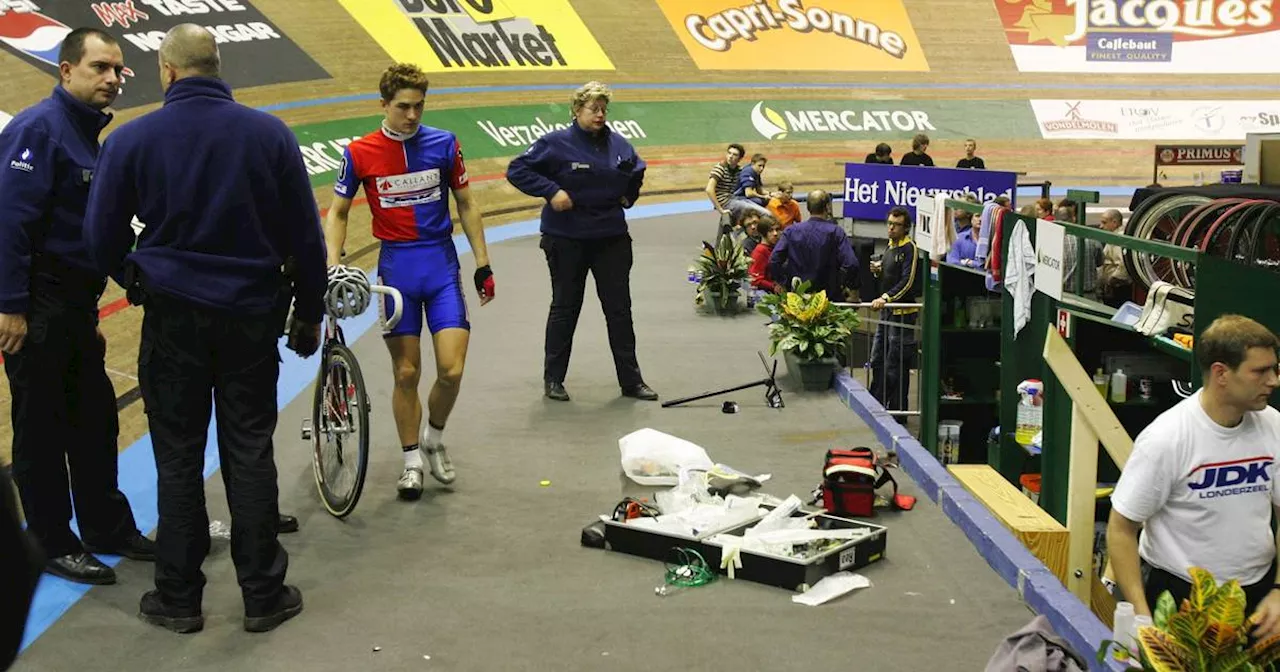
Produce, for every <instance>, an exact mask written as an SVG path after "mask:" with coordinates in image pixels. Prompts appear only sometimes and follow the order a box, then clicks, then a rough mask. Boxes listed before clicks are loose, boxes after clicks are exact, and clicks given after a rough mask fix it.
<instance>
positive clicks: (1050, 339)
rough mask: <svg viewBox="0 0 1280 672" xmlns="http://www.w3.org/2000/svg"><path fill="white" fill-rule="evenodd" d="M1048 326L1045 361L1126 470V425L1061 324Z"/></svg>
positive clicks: (1130, 446)
mask: <svg viewBox="0 0 1280 672" xmlns="http://www.w3.org/2000/svg"><path fill="white" fill-rule="evenodd" d="M1046 329H1048V336H1046V337H1045V339H1044V361H1045V362H1047V363H1048V364H1049V368H1050V369H1052V370H1053V375H1055V376H1057V378H1058V382H1059V383H1060V384H1061V385H1062V388H1063V389H1064V390H1066V391H1067V396H1069V397H1070V398H1071V402H1072V403H1073V404H1075V405H1076V406H1077V407H1079V408H1080V410H1081V411H1082V414H1083V416H1084V420H1085V422H1087V423H1089V425H1090V426H1091V427H1092V428H1093V434H1094V435H1095V436H1096V437H1097V440H1098V441H1101V442H1102V446H1103V447H1104V448H1106V449H1107V453H1108V454H1109V455H1111V460H1112V461H1113V462H1115V463H1116V466H1117V467H1119V468H1120V469H1121V470H1123V469H1124V465H1125V463H1126V462H1128V461H1129V454H1130V453H1132V452H1133V439H1132V438H1130V437H1129V432H1127V431H1125V428H1124V425H1122V424H1120V419H1119V418H1117V417H1116V413H1115V411H1113V410H1111V405H1110V404H1109V403H1107V400H1106V399H1104V398H1103V397H1102V395H1101V394H1099V393H1098V388H1096V387H1094V386H1093V378H1092V377H1091V376H1090V375H1089V374H1088V373H1086V372H1085V370H1084V367H1083V366H1081V365H1080V360H1078V359H1076V353H1074V352H1072V351H1071V346H1070V345H1067V342H1066V341H1065V340H1063V338H1062V335H1061V334H1059V333H1058V326H1057V325H1056V324H1049V325H1046ZM1073 452H1074V451H1073ZM1095 471H1096V468H1095ZM1095 487H1097V484H1096V483H1095V484H1094V485H1092V486H1090V492H1092V490H1093V488H1095Z"/></svg>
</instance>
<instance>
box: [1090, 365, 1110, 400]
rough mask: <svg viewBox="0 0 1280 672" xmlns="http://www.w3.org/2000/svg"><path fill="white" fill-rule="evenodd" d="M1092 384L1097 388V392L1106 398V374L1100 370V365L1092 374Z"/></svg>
mask: <svg viewBox="0 0 1280 672" xmlns="http://www.w3.org/2000/svg"><path fill="white" fill-rule="evenodd" d="M1093 386H1094V387H1096V388H1098V394H1101V395H1102V398H1103V399H1106V398H1107V374H1105V373H1103V372H1102V367H1101V366H1099V367H1098V370H1097V371H1096V372H1094V374H1093Z"/></svg>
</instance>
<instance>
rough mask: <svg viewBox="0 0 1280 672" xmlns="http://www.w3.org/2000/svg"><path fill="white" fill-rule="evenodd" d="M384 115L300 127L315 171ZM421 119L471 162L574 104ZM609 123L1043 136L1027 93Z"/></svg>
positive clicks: (783, 105)
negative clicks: (452, 137) (451, 138)
mask: <svg viewBox="0 0 1280 672" xmlns="http://www.w3.org/2000/svg"><path fill="white" fill-rule="evenodd" d="M370 109H371V110H376V109H377V107H376V105H370ZM380 119H381V117H380V116H376V115H372V116H368V117H363V118H358V119H347V120H342V121H334V122H326V123H321V124H309V125H305V126H297V127H295V128H294V132H295V133H296V134H298V136H299V144H300V146H301V147H302V153H303V157H304V158H305V159H306V161H307V167H308V172H310V173H311V175H312V177H313V178H315V179H317V180H319V181H321V182H326V181H328V182H331V181H332V179H331V177H332V172H333V171H336V170H337V169H338V164H339V162H341V160H342V147H343V146H344V145H345V144H346V143H348V142H350V141H351V139H352V138H357V137H360V136H362V135H364V134H366V133H368V132H370V131H373V130H375V129H377V128H378V124H379V120H380ZM422 121H423V123H424V124H427V125H428V126H435V127H437V128H444V129H448V130H450V131H452V132H453V133H454V134H456V135H457V136H458V139H459V141H461V143H462V146H463V148H464V150H465V152H466V156H467V158H468V159H485V158H494V157H509V156H515V155H517V154H519V153H520V152H523V151H524V150H525V148H526V147H528V146H529V145H530V144H532V143H533V141H534V140H537V139H538V138H540V137H542V136H543V135H546V134H547V133H550V132H552V131H554V130H556V129H559V128H566V127H567V126H568V124H569V121H570V114H569V106H568V105H560V104H541V105H517V106H511V107H472V108H462V109H453V110H428V111H427V112H425V113H424V114H423V119H422ZM607 123H608V124H609V126H610V128H612V129H613V131H614V132H615V133H618V134H619V135H621V136H622V137H624V138H626V139H627V140H628V141H629V142H631V144H632V145H635V146H636V147H640V148H643V147H647V146H666V147H670V146H676V145H705V144H708V143H725V144H728V143H730V142H739V143H743V144H745V145H746V146H747V149H748V151H749V152H753V151H755V149H756V148H757V147H759V146H760V143H762V142H765V141H771V142H783V143H786V142H814V141H826V140H833V141H864V142H865V143H866V150H865V152H864V154H865V153H870V152H871V151H872V149H873V148H874V147H875V145H876V143H878V142H882V141H884V142H894V141H897V142H898V144H899V145H901V146H900V147H895V150H896V151H897V153H899V154H901V153H902V152H905V151H907V149H908V148H909V144H907V143H906V142H904V141H906V140H908V139H910V138H911V136H912V135H914V134H916V133H920V132H924V133H928V134H929V137H930V138H932V139H934V140H939V139H963V138H967V137H979V138H984V137H1000V138H1027V139H1039V138H1040V131H1039V129H1038V128H1037V126H1036V121H1035V116H1034V115H1032V114H1031V107H1030V105H1028V104H1027V101H1025V100H1023V101H999V100H982V101H957V100H946V101H928V100H920V101H885V102H882V101H859V100H844V101H836V100H787V101H778V102H770V103H766V102H764V101H750V100H747V101H689V102H636V103H622V102H615V103H613V104H612V105H610V106H609V119H608V121H607ZM753 143H754V144H753ZM858 156H859V157H860V156H862V155H861V154H859V155H858ZM708 168H710V165H708Z"/></svg>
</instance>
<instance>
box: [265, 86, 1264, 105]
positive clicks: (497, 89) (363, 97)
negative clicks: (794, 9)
mask: <svg viewBox="0 0 1280 672" xmlns="http://www.w3.org/2000/svg"><path fill="white" fill-rule="evenodd" d="M610 86H611V88H613V89H614V90H615V91H628V90H631V91H672V90H689V89H704V90H726V89H758V90H777V89H787V90H790V89H816V90H832V89H901V90H908V91H990V90H995V91H1033V90H1034V91H1052V90H1056V89H1068V88H1069V89H1071V90H1073V91H1079V90H1087V91H1143V90H1155V89H1159V90H1162V91H1187V92H1192V91H1210V92H1221V91H1266V92H1268V93H1269V94H1270V95H1272V96H1274V95H1275V90H1276V87H1275V86H1274V85H1270V84H1151V85H1147V86H1135V85H1133V84H1109V83H1104V82H1076V83H1072V84H1070V85H1067V84H1014V83H1009V82H983V83H966V82H906V83H904V82H651V83H638V84H611V85H610ZM572 89H573V85H572V84H501V85H493V86H442V87H439V88H433V89H431V93H433V94H437V95H448V94H461V93H529V92H533V91H560V92H567V91H570V90H572ZM376 100H378V94H376V93H369V94H355V95H348V96H330V97H327V98H314V99H311V100H295V101H290V102H287V103H275V104H271V105H261V106H259V107H258V109H260V110H263V111H266V112H278V111H280V110H294V109H300V108H304V107H317V106H321V105H337V104H339V103H358V102H363V101H376Z"/></svg>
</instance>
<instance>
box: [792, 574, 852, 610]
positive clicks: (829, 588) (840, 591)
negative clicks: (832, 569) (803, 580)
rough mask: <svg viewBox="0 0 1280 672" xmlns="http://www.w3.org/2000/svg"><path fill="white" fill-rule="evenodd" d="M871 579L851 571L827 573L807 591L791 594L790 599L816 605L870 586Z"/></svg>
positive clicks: (798, 602)
mask: <svg viewBox="0 0 1280 672" xmlns="http://www.w3.org/2000/svg"><path fill="white" fill-rule="evenodd" d="M870 587H871V579H868V578H867V577H865V576H863V575H861V574H853V573H851V572H836V573H835V574H829V575H827V576H826V577H824V578H823V579H822V580H821V581H819V582H818V583H816V584H814V586H813V587H812V588H810V589H809V592H807V593H801V594H799V595H792V596H791V601H792V602H795V603H796V604H804V605H808V606H810V607H816V606H818V605H820V604H824V603H826V602H830V601H831V600H834V599H835V598H837V597H840V596H841V595H844V594H845V593H849V592H852V591H855V590H857V589H859V588H870Z"/></svg>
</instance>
